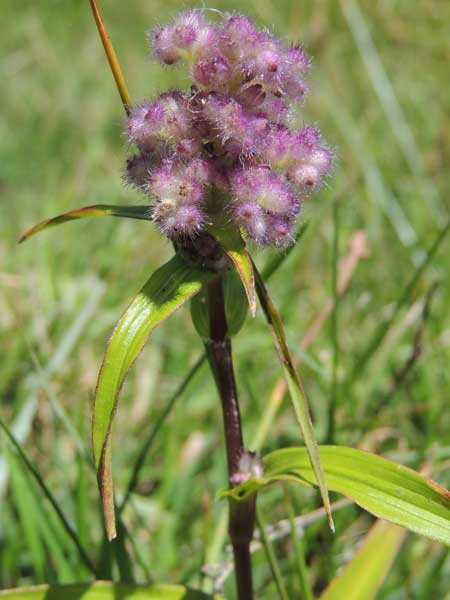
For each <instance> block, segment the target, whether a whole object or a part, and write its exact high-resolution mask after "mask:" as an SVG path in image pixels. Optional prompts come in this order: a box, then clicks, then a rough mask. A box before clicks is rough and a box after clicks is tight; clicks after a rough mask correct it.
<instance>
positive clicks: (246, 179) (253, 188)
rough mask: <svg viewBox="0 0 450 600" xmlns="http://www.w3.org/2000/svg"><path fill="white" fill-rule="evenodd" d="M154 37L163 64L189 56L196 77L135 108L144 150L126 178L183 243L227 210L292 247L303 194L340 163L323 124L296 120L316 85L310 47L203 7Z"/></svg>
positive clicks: (136, 136) (251, 233)
mask: <svg viewBox="0 0 450 600" xmlns="http://www.w3.org/2000/svg"><path fill="white" fill-rule="evenodd" d="M149 37H150V41H151V44H152V47H153V52H154V54H155V56H156V57H157V58H158V59H159V60H160V62H162V63H164V64H174V63H176V62H180V61H183V62H184V63H185V64H186V67H187V69H188V71H189V74H190V77H191V84H192V85H191V88H190V92H189V93H183V92H181V91H174V92H168V93H165V94H161V95H160V96H159V97H158V98H157V99H156V100H155V101H154V102H150V103H143V104H141V105H140V106H138V107H136V108H135V109H134V110H133V111H132V113H131V115H130V116H129V118H128V119H127V123H126V134H127V137H128V140H129V141H130V142H131V143H132V144H135V145H136V146H137V147H138V149H139V153H138V154H136V155H135V156H132V157H131V158H130V159H129V160H128V162H127V166H126V173H125V176H126V179H127V181H129V182H131V183H132V184H133V185H135V186H136V187H138V188H139V189H141V190H143V191H144V193H146V194H147V195H148V196H149V198H150V201H151V203H152V205H153V206H152V214H153V218H154V220H155V222H156V223H157V224H158V227H159V229H160V230H161V231H162V232H163V233H165V234H166V235H167V236H168V237H169V238H170V239H172V240H175V241H180V240H184V246H183V247H186V248H187V245H186V244H188V242H187V240H190V241H189V244H191V246H192V244H195V243H197V242H196V241H195V240H200V239H201V238H202V237H204V236H206V235H208V234H207V230H208V227H210V226H211V225H216V226H217V223H218V222H220V220H221V219H223V215H224V214H225V215H228V217H229V222H230V223H234V224H235V226H236V227H237V228H240V229H241V230H242V231H244V232H245V234H246V236H247V237H248V238H249V239H250V240H252V241H254V242H255V243H256V244H258V245H261V246H274V247H276V248H285V247H286V246H287V245H289V244H290V243H291V242H292V240H293V235H292V231H293V228H294V226H295V220H296V218H297V217H298V215H299V213H300V208H301V202H300V194H303V192H304V191H305V190H307V189H309V190H311V189H312V188H315V187H316V186H318V185H319V184H320V183H321V181H322V180H323V178H324V177H325V176H326V175H327V174H328V173H329V172H330V170H331V166H332V162H333V154H332V152H331V151H330V150H329V148H328V147H327V146H326V145H325V144H324V143H323V142H322V141H321V139H320V135H319V132H318V130H317V129H315V128H314V127H303V128H302V129H300V130H298V131H292V130H291V129H290V128H289V126H288V123H289V116H290V114H291V107H293V105H295V103H298V102H299V101H300V100H302V98H303V96H304V95H305V93H306V91H307V86H306V83H305V81H304V77H305V75H306V73H307V71H308V69H309V67H310V62H309V59H308V58H307V56H306V54H305V52H304V50H303V49H302V48H301V47H299V46H291V47H288V46H286V45H285V44H284V43H283V42H282V41H281V40H277V39H276V38H274V37H273V36H272V35H271V34H270V33H269V32H268V31H267V30H261V29H258V28H257V27H256V25H255V23H254V22H253V21H252V20H251V19H249V18H247V17H245V16H244V15H239V14H231V15H225V16H223V17H222V19H221V20H220V21H219V22H217V23H210V22H209V21H207V19H206V18H205V12H204V11H202V10H189V11H187V12H184V13H181V14H180V15H179V16H178V17H176V19H175V20H174V21H173V22H172V23H170V24H168V25H164V26H162V27H158V28H156V29H154V30H153V31H152V32H151V33H150V36H149ZM305 196H307V197H308V196H309V194H305ZM200 234H201V235H200ZM192 247H193V246H192Z"/></svg>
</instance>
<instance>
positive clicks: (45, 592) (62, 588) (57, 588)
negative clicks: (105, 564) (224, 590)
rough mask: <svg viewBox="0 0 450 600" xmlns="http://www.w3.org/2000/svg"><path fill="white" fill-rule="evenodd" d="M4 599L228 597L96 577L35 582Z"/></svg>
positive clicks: (178, 599) (183, 599) (202, 599)
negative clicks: (68, 582)
mask: <svg viewBox="0 0 450 600" xmlns="http://www.w3.org/2000/svg"><path fill="white" fill-rule="evenodd" d="M0 598H3V599H4V600H61V598H64V600H81V598H82V599H83V600H118V599H119V598H120V599H122V600H225V599H224V598H223V596H219V595H215V596H214V597H212V596H210V595H209V594H203V593H202V592H199V591H197V590H191V589H189V588H187V587H185V586H184V585H151V586H144V585H130V584H124V583H112V582H110V581H95V582H93V583H76V584H74V585H36V586H33V587H26V588H23V587H22V588H16V589H12V590H3V591H1V592H0Z"/></svg>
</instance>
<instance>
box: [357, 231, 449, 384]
mask: <svg viewBox="0 0 450 600" xmlns="http://www.w3.org/2000/svg"><path fill="white" fill-rule="evenodd" d="M449 231H450V220H449V221H448V222H447V224H446V225H445V226H444V227H443V228H442V229H441V230H440V231H439V233H438V235H437V236H436V238H435V240H434V242H433V244H432V245H431V247H430V249H429V250H428V252H427V253H426V255H425V257H424V258H423V260H422V261H421V263H420V264H419V265H418V267H416V269H415V271H414V273H413V276H412V277H411V279H410V281H409V283H408V284H407V285H406V286H405V287H404V290H403V293H402V295H401V296H400V298H399V299H398V300H397V302H396V304H395V306H394V310H393V311H392V314H391V316H390V318H389V320H388V321H385V322H384V323H381V325H380V326H379V327H378V328H377V329H376V331H375V333H374V334H373V336H372V338H371V340H370V342H369V343H368V345H367V346H366V348H365V350H364V351H363V352H362V354H361V355H360V357H359V358H358V360H357V361H356V363H355V366H354V367H353V369H352V371H351V373H350V376H349V378H348V383H349V384H353V383H354V382H355V381H356V379H359V377H360V376H361V375H362V374H363V373H364V369H365V367H366V365H367V363H368V361H369V360H370V359H371V357H372V356H373V354H374V353H375V352H376V350H377V348H378V347H379V346H380V344H381V342H382V341H383V340H384V338H385V337H386V335H387V334H388V332H389V330H390V328H391V327H392V324H393V323H394V322H395V320H396V319H397V317H398V315H399V313H400V311H401V310H402V308H404V306H406V304H407V303H408V301H409V300H410V298H411V296H412V294H413V292H414V290H415V288H416V286H417V284H418V282H419V280H420V278H421V277H422V275H423V273H424V271H425V270H426V269H427V268H428V267H429V265H430V263H431V261H432V260H433V258H434V256H435V254H436V253H437V251H438V250H439V248H440V247H441V244H442V243H443V241H444V240H445V238H446V237H447V234H448V232H449Z"/></svg>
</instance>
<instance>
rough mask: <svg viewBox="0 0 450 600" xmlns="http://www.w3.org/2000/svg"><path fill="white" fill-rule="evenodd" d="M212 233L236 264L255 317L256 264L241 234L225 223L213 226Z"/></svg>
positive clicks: (251, 312)
mask: <svg viewBox="0 0 450 600" xmlns="http://www.w3.org/2000/svg"><path fill="white" fill-rule="evenodd" d="M211 233H212V235H213V236H214V237H215V239H216V240H217V242H218V244H219V245H220V246H221V247H222V249H223V250H224V251H225V252H226V254H227V255H228V257H229V258H230V260H231V261H232V263H233V265H234V266H235V268H236V271H237V272H238V275H239V277H240V279H241V282H242V285H243V286H244V290H245V293H246V295H247V300H248V306H249V308H250V314H251V315H252V317H254V316H255V314H256V290H255V274H254V265H253V261H252V259H251V256H250V254H249V252H248V250H247V248H246V246H245V242H244V240H243V239H242V237H241V234H240V233H239V231H238V230H237V229H236V228H234V227H226V226H224V225H221V226H220V227H216V228H212V229H211Z"/></svg>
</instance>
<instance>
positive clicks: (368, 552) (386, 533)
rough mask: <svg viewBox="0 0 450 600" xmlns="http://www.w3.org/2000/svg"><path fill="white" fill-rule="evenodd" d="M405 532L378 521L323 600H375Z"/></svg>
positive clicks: (326, 591) (321, 597) (321, 599)
mask: <svg viewBox="0 0 450 600" xmlns="http://www.w3.org/2000/svg"><path fill="white" fill-rule="evenodd" d="M405 536H406V530H405V529H402V528H401V527H399V526H398V525H393V524H392V523H386V522H384V521H378V522H377V523H375V525H373V527H372V528H371V530H370V531H369V533H368V534H367V536H366V538H365V540H364V541H363V544H362V546H361V547H360V548H359V550H358V552H357V553H356V555H355V556H354V557H353V559H352V560H351V562H350V563H349V564H348V565H347V566H346V567H345V569H344V571H343V572H342V573H341V574H340V575H338V576H337V577H336V578H335V579H333V581H332V582H331V583H330V585H329V586H328V587H327V588H326V590H325V591H324V592H323V594H322V595H321V596H320V600H341V599H342V598H345V599H346V600H373V599H374V598H375V597H376V595H377V592H378V590H379V589H380V587H381V585H382V584H383V581H384V579H385V578H386V576H387V574H388V572H389V570H390V568H391V566H392V563H393V562H394V560H395V557H396V556H397V554H398V552H399V550H400V548H401V545H402V543H403V540H404V539H405Z"/></svg>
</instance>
